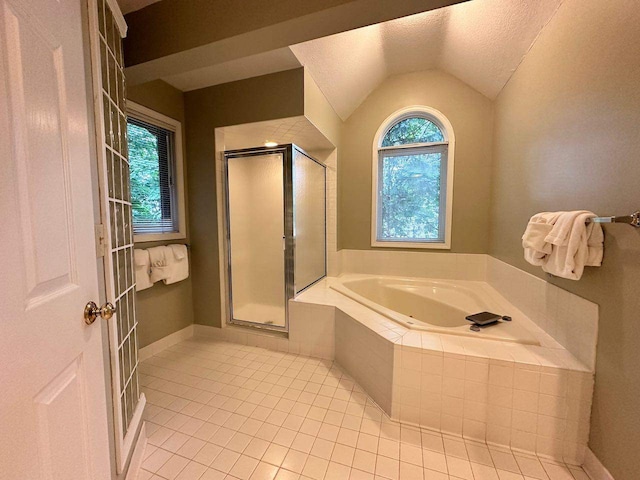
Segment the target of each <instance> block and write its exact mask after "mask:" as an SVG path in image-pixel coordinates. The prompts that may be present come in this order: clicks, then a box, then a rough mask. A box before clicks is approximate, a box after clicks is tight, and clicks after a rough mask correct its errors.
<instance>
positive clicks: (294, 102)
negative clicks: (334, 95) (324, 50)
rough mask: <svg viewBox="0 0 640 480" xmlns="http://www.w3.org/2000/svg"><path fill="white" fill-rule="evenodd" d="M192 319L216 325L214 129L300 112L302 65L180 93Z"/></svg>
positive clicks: (302, 106) (217, 309) (299, 113)
mask: <svg viewBox="0 0 640 480" xmlns="http://www.w3.org/2000/svg"><path fill="white" fill-rule="evenodd" d="M185 107H186V124H187V125H186V136H185V138H186V146H187V157H186V158H187V166H188V168H187V170H188V180H189V186H190V188H189V190H188V191H187V194H188V195H187V197H188V200H189V219H190V226H191V229H190V234H191V247H192V248H191V253H192V255H191V259H192V267H193V268H192V274H193V275H192V276H193V305H194V319H195V323H200V324H203V325H213V326H220V325H221V324H222V319H221V318H220V273H219V260H220V259H219V258H218V227H217V226H218V219H217V211H216V208H217V196H216V195H217V193H216V168H215V167H216V165H215V151H216V147H215V139H214V130H215V128H216V127H222V126H228V125H238V124H242V123H250V122H259V121H264V120H272V119H275V118H286V117H295V116H298V115H303V114H304V73H303V70H302V68H299V69H295V70H289V71H286V72H280V73H274V74H271V75H264V76H262V77H255V78H250V79H247V80H241V81H238V82H232V83H226V84H222V85H216V86H214V87H208V88H203V89H200V90H194V91H191V92H187V93H185Z"/></svg>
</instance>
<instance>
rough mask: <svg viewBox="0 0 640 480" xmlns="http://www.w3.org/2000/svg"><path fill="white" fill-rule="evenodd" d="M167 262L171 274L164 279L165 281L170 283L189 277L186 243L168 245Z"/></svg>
mask: <svg viewBox="0 0 640 480" xmlns="http://www.w3.org/2000/svg"><path fill="white" fill-rule="evenodd" d="M167 247H168V250H169V252H168V253H167V264H168V266H169V275H168V276H167V277H166V278H165V279H164V283H165V284H167V285H169V284H172V283H176V282H180V281H182V280H185V279H186V278H188V277H189V256H188V252H187V246H186V245H178V244H172V245H167Z"/></svg>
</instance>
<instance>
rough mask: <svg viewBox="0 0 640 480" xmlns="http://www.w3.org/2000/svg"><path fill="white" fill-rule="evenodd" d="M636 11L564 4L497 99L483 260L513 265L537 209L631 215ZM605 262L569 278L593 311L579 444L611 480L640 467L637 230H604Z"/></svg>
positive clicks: (625, 478) (637, 95) (636, 195)
mask: <svg viewBox="0 0 640 480" xmlns="http://www.w3.org/2000/svg"><path fill="white" fill-rule="evenodd" d="M639 25H640V8H638V2H637V1H633V0H628V1H625V0H615V1H609V2H585V1H583V0H566V1H565V2H564V3H563V4H562V6H561V7H560V9H559V11H558V13H557V14H556V16H555V17H554V18H553V19H552V20H551V22H550V23H549V24H548V25H547V27H546V28H545V29H544V30H543V32H542V34H541V35H540V37H539V38H538V40H537V42H536V44H535V45H534V47H533V48H532V49H531V51H530V52H529V54H528V55H527V57H526V58H525V60H524V61H523V63H522V64H521V65H520V67H519V69H518V70H517V72H516V73H515V75H514V76H513V78H512V79H511V81H510V82H509V83H508V85H507V87H506V88H505V89H504V90H503V92H502V93H501V94H500V96H499V97H498V99H497V102H496V106H495V107H496V116H495V140H494V144H495V150H494V158H493V164H494V166H493V175H492V181H493V189H492V192H493V194H492V209H491V218H492V223H491V225H492V228H491V247H490V253H491V255H493V256H495V257H498V258H500V259H502V260H504V261H506V262H509V263H511V264H512V265H515V266H517V267H519V268H523V269H525V270H527V271H529V272H531V273H533V274H535V275H538V276H543V275H542V272H541V270H540V269H537V268H532V267H531V266H529V265H528V264H527V263H525V262H524V260H523V258H522V248H521V245H520V242H521V241H520V237H521V235H522V232H523V230H524V228H525V225H526V222H527V219H528V218H529V217H530V216H531V215H532V214H533V213H535V212H539V211H545V210H571V209H589V210H593V211H594V212H597V213H598V214H601V215H616V214H618V215H625V214H628V213H630V212H632V211H634V210H636V209H638V208H639V207H640V190H639V189H638V178H640V133H639V125H640V88H639V86H640V28H639ZM605 230H606V241H605V254H604V263H603V265H602V267H600V268H587V271H586V273H585V276H584V277H583V278H582V279H581V280H580V281H579V282H572V281H570V280H559V279H553V278H551V277H547V280H549V281H552V282H553V283H555V284H557V285H558V286H560V287H562V288H565V289H567V290H569V291H571V292H573V293H576V294H578V295H580V296H583V297H585V298H587V299H589V300H591V301H594V302H596V303H598V304H599V305H600V323H599V335H598V348H597V366H596V384H595V396H594V404H593V412H592V421H591V436H590V440H589V445H590V447H591V449H592V450H593V451H594V452H595V454H596V456H597V457H598V458H599V459H600V460H601V461H602V462H603V463H604V465H605V466H606V467H607V468H608V469H609V470H610V471H611V473H612V474H613V476H614V477H615V478H616V480H632V479H636V478H638V471H640V460H639V458H640V457H639V456H638V454H637V449H638V445H640V370H639V366H640V348H638V344H639V342H640V313H639V312H640V308H639V307H640V301H639V300H638V298H640V297H639V295H638V287H639V286H640V231H638V230H634V229H633V228H632V227H629V226H627V225H611V226H606V227H605Z"/></svg>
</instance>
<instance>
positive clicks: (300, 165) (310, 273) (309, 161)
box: [293, 147, 327, 294]
mask: <svg viewBox="0 0 640 480" xmlns="http://www.w3.org/2000/svg"><path fill="white" fill-rule="evenodd" d="M325 172H326V168H325V166H324V165H322V164H321V163H319V162H317V161H316V160H314V159H313V158H311V157H309V156H308V155H306V154H305V153H303V152H302V151H300V150H298V149H297V148H295V147H294V149H293V191H294V221H293V225H294V227H293V229H294V230H293V231H294V237H295V274H294V279H295V293H296V294H298V293H300V292H301V291H302V290H304V289H305V288H307V287H309V286H310V285H313V284H314V283H315V282H317V281H318V280H320V279H321V278H323V277H324V276H325V275H326V263H327V262H326V251H327V248H326V208H325V204H326V195H325V183H326V182H325V175H326V173H325Z"/></svg>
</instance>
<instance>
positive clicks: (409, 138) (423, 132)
mask: <svg viewBox="0 0 640 480" xmlns="http://www.w3.org/2000/svg"><path fill="white" fill-rule="evenodd" d="M430 142H444V136H443V135H442V131H441V130H440V128H439V127H438V126H437V125H436V124H435V123H433V122H431V121H429V120H427V119H426V118H421V117H410V118H405V119H404V120H400V121H399V122H398V123H396V124H395V125H394V126H393V127H391V128H390V129H389V131H388V132H387V134H386V135H385V136H384V138H383V139H382V144H381V146H382V147H394V146H397V145H406V144H408V143H430Z"/></svg>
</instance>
